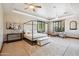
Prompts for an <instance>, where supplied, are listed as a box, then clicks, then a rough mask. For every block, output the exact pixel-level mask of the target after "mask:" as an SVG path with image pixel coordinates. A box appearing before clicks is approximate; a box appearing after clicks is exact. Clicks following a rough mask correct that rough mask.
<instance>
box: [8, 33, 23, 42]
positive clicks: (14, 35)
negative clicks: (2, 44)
mask: <svg viewBox="0 0 79 59" xmlns="http://www.w3.org/2000/svg"><path fill="white" fill-rule="evenodd" d="M21 38H22V36H21V33H11V34H7V41H10V40H19V39H21Z"/></svg>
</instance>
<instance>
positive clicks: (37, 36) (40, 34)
mask: <svg viewBox="0 0 79 59" xmlns="http://www.w3.org/2000/svg"><path fill="white" fill-rule="evenodd" d="M46 36H47V34H44V33H33V40H32V33H29V34H28V33H25V34H24V37H25V38H27V39H29V40H31V41H35V40H37V38H41V37H46Z"/></svg>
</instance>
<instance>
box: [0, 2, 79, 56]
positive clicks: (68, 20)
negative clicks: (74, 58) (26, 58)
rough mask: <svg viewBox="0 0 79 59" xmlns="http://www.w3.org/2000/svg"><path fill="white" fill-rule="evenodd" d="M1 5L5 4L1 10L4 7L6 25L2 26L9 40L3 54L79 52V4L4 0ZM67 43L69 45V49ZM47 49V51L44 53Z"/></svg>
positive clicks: (5, 44) (4, 38)
mask: <svg viewBox="0 0 79 59" xmlns="http://www.w3.org/2000/svg"><path fill="white" fill-rule="evenodd" d="M0 5H1V6H2V7H1V8H2V10H0V11H3V13H2V14H3V26H1V27H3V29H2V30H3V41H4V42H7V43H8V44H7V43H4V44H3V49H2V53H1V55H45V56H46V55H49V56H50V55H79V53H78V49H79V48H78V47H79V46H78V45H77V44H78V43H79V40H77V39H79V20H78V19H79V18H78V14H79V13H78V7H79V4H77V3H73V4H70V3H37V4H29V3H3V4H0ZM32 5H33V6H39V8H37V7H33V6H32ZM30 6H31V7H30ZM40 6H41V7H40ZM49 11H50V12H49ZM1 32H2V31H1ZM1 37H2V36H1ZM26 38H27V39H29V40H30V41H37V42H35V43H37V44H35V45H33V43H32V44H31V45H30V44H29V43H28V42H27V41H25V40H26ZM16 39H17V40H16ZM19 39H21V40H19ZM10 41H12V42H10ZM13 41H14V42H13ZM51 42H52V43H51ZM1 43H2V42H1ZM1 43H0V44H1ZM42 45H43V46H42ZM75 45H76V46H75ZM1 46H2V45H1ZM69 46H70V47H69ZM67 47H69V48H68V50H67V51H66V48H67ZM74 47H76V49H74ZM46 48H47V49H46ZM32 49H33V50H32ZM37 49H38V50H37ZM52 49H53V51H51V50H52ZM70 49H72V50H70ZM28 50H29V51H28ZM48 50H49V51H48ZM43 51H45V52H44V53H42V52H43ZM61 51H62V52H61ZM34 52H35V53H34Z"/></svg>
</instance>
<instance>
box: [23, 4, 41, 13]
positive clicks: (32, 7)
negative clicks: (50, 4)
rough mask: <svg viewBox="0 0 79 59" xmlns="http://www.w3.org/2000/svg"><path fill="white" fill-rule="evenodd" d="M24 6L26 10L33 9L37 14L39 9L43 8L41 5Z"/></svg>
mask: <svg viewBox="0 0 79 59" xmlns="http://www.w3.org/2000/svg"><path fill="white" fill-rule="evenodd" d="M24 4H25V5H26V8H24V10H26V9H32V10H33V11H34V12H35V11H36V9H37V8H42V7H41V6H40V5H36V4H34V3H24Z"/></svg>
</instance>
